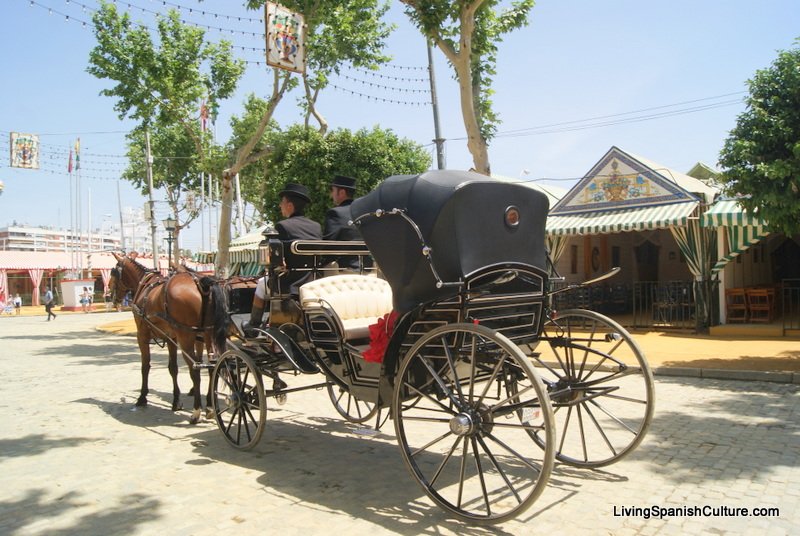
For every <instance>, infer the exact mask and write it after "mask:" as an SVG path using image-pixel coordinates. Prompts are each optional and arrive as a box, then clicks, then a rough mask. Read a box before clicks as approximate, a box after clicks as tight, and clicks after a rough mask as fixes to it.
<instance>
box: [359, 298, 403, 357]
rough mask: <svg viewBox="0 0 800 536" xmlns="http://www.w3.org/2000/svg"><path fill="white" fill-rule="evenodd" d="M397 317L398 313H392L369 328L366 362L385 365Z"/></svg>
mask: <svg viewBox="0 0 800 536" xmlns="http://www.w3.org/2000/svg"><path fill="white" fill-rule="evenodd" d="M397 316H398V315H397V313H396V312H395V311H392V312H391V313H387V314H385V315H384V316H383V317H382V318H379V319H378V321H377V322H376V323H374V324H372V325H371V326H370V327H369V348H367V349H366V350H365V351H364V354H363V357H364V360H365V361H369V362H370V363H383V354H385V353H386V347H387V346H388V345H389V338H390V337H391V335H392V332H393V331H394V323H395V321H396V320H397Z"/></svg>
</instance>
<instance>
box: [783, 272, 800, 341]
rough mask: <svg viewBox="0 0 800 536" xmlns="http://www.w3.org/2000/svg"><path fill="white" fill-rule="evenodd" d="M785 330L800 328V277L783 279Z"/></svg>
mask: <svg viewBox="0 0 800 536" xmlns="http://www.w3.org/2000/svg"><path fill="white" fill-rule="evenodd" d="M782 287H783V292H781V303H782V306H781V307H782V311H783V331H784V332H786V330H790V329H791V330H795V329H800V279H784V280H783V281H782Z"/></svg>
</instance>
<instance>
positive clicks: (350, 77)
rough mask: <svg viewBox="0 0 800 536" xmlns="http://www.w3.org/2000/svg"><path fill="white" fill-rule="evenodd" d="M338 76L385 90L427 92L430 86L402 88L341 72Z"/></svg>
mask: <svg viewBox="0 0 800 536" xmlns="http://www.w3.org/2000/svg"><path fill="white" fill-rule="evenodd" d="M339 76H340V77H342V78H345V79H347V80H350V81H351V82H357V83H359V84H362V85H365V86H369V87H374V88H376V89H383V90H387V91H397V92H402V93H428V94H429V93H430V92H431V90H430V88H426V89H409V88H404V87H396V86H387V85H385V84H380V83H378V82H369V81H367V80H361V79H358V78H354V77H352V76H348V75H346V74H341V73H340V74H339Z"/></svg>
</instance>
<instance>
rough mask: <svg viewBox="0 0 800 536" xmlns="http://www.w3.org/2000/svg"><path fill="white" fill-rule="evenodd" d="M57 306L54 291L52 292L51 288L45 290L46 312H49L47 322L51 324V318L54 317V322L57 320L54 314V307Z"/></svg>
mask: <svg viewBox="0 0 800 536" xmlns="http://www.w3.org/2000/svg"><path fill="white" fill-rule="evenodd" d="M55 304H56V302H55V298H54V297H53V291H52V290H50V287H47V288H46V289H45V293H44V310H45V311H47V321H48V322H50V317H51V316H52V317H53V320H55V319H56V314H55V313H54V312H53V306H54V305H55Z"/></svg>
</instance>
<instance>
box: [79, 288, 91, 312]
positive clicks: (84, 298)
mask: <svg viewBox="0 0 800 536" xmlns="http://www.w3.org/2000/svg"><path fill="white" fill-rule="evenodd" d="M80 302H81V309H82V310H83V312H84V313H88V312H89V306H90V305H91V303H92V295H91V294H90V293H89V288H88V287H83V292H81V299H80Z"/></svg>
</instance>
